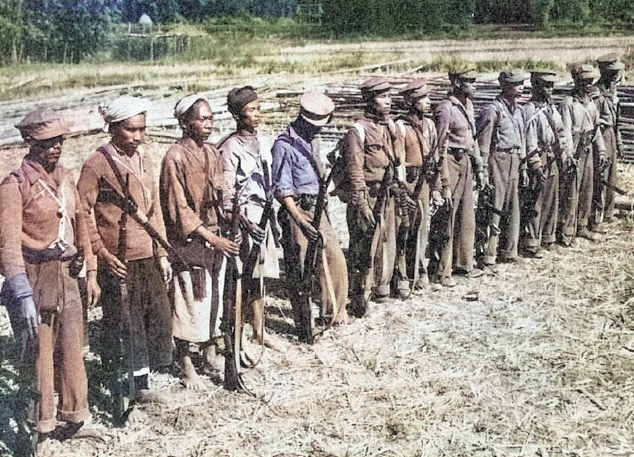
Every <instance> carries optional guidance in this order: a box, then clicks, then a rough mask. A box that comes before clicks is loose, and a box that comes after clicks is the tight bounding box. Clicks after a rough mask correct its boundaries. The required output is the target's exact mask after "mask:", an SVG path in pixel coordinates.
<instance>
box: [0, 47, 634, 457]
mask: <svg viewBox="0 0 634 457" xmlns="http://www.w3.org/2000/svg"><path fill="white" fill-rule="evenodd" d="M612 40H614V39H612ZM619 40H620V39H619ZM623 40H624V41H622V42H620V41H619V42H616V41H609V42H608V44H605V43H606V41H604V40H603V39H596V40H595V39H592V40H588V41H587V42H585V41H584V43H586V44H587V45H588V46H590V45H591V46H593V48H592V55H594V53H595V51H597V50H599V49H601V51H604V50H605V48H603V47H602V46H606V47H607V46H616V47H618V49H619V50H620V51H624V50H625V48H626V47H627V46H628V45H627V42H628V40H626V39H623ZM461 43H462V42H461ZM561 43H563V41H562V40H555V41H551V42H549V43H548V44H543V49H542V51H541V52H543V54H544V55H548V52H549V51H548V50H547V49H555V48H558V47H560V44H561ZM575 43H578V42H575ZM575 43H572V42H571V43H564V45H565V46H566V47H567V48H568V52H569V53H574V52H576V51H577V49H571V48H574V47H575V46H574V44H575ZM478 44H479V43H463V46H465V49H471V48H472V47H478ZM586 44H583V45H581V46H577V48H582V47H585V46H586ZM390 45H391V44H390ZM425 45H426V44H425ZM354 46H358V45H351V47H354ZM376 46H377V49H380V48H381V46H380V45H376ZM386 46H387V45H386ZM403 46H404V47H407V46H408V44H406V43H405V44H403ZM438 46H440V44H438ZM493 46H495V47H496V49H498V50H499V49H500V48H504V47H505V46H507V44H503V43H500V42H495V43H492V44H491V47H493ZM522 46H523V47H524V48H526V49H528V51H526V52H527V53H529V52H530V48H531V45H530V43H529V44H528V45H522ZM549 46H550V47H549ZM306 48H307V49H305V51H306V52H307V53H310V52H313V51H311V50H310V48H308V47H306ZM508 48H509V49H511V43H508ZM333 49H339V48H333ZM340 52H354V51H350V50H349V49H345V48H344V47H342V48H341V49H340ZM514 52H515V51H514ZM583 54H584V56H585V57H587V56H588V55H590V52H589V51H584V52H583ZM570 55H572V54H570ZM553 56H554V55H553ZM553 58H554V57H553ZM557 58H558V59H559V58H563V57H560V56H557ZM574 60H575V61H576V60H578V59H577V58H575V59H574ZM359 77H361V76H360V75H359ZM306 84H307V87H310V84H312V83H306ZM219 133H220V132H219ZM106 138H107V137H106V135H105V134H98V135H92V136H87V137H80V138H71V139H69V140H68V141H67V142H66V143H65V145H64V148H65V152H64V154H63V156H62V164H63V165H64V166H66V167H68V168H70V169H71V170H73V171H74V172H75V173H78V172H79V167H80V166H81V163H82V162H83V160H84V159H85V157H86V156H87V155H88V154H90V153H91V152H92V151H94V149H95V148H96V147H97V146H98V145H99V144H101V143H103V142H104V141H105V139H106ZM147 147H148V151H149V153H150V154H152V155H153V156H155V157H156V158H157V159H159V158H160V157H161V154H162V153H163V152H164V151H165V150H166V145H165V144H157V143H150V144H148V145H147ZM24 152H25V150H24V149H23V148H22V149H20V148H12V149H4V150H0V172H1V174H2V175H3V176H4V175H6V173H7V172H8V171H9V170H11V169H13V168H15V167H16V166H17V165H19V163H20V160H21V157H22V155H23V154H24ZM620 173H621V185H622V186H623V187H625V188H626V189H628V190H630V191H632V190H634V171H633V170H632V169H631V168H630V166H623V167H621V168H620ZM331 215H332V218H333V225H334V226H335V227H337V228H338V230H339V232H340V236H341V240H342V243H344V244H345V243H346V240H347V233H345V221H344V215H343V207H342V205H341V204H339V203H338V202H337V201H336V200H335V201H332V202H331ZM633 242H634V219H633V218H632V216H631V214H630V213H623V214H621V215H620V217H619V218H617V219H616V220H615V221H614V222H612V223H611V224H610V225H609V227H608V232H607V233H606V234H604V235H602V236H601V239H600V240H599V241H598V242H596V243H590V242H587V241H585V240H578V241H577V243H576V245H575V246H574V247H572V248H568V249H564V250H559V251H554V252H547V253H546V256H545V258H544V259H541V260H536V259H530V260H527V261H526V263H525V264H523V265H509V264H503V265H500V266H499V268H498V271H497V274H495V275H492V276H483V277H480V278H477V279H459V280H458V285H457V286H456V287H455V288H451V289H448V288H445V289H443V290H440V291H431V290H428V291H424V293H421V294H418V295H415V296H413V297H412V298H410V299H408V300H404V301H401V300H395V301H393V302H392V303H387V304H381V305H378V304H374V305H372V306H371V308H370V310H369V313H368V315H367V316H365V317H364V318H363V319H357V320H355V321H354V322H353V323H351V324H350V325H346V326H340V327H336V328H330V329H325V331H324V332H323V334H322V335H321V336H320V337H319V338H318V339H317V341H316V343H315V344H314V345H313V346H307V345H305V344H300V343H298V342H297V341H296V338H295V337H294V335H293V334H292V318H291V315H292V313H291V309H290V304H289V301H288V300H287V299H286V297H285V293H284V291H283V288H282V287H281V284H280V282H279V281H278V282H272V283H270V284H269V291H270V293H269V297H268V299H267V305H268V306H267V320H266V323H267V328H268V330H269V332H270V333H271V334H272V335H273V338H274V339H275V340H276V341H277V342H278V344H279V345H280V346H281V348H282V352H276V351H272V350H270V349H266V350H264V351H263V352H262V354H261V361H260V363H259V364H258V365H257V366H256V367H255V368H254V369H249V370H244V374H243V377H244V380H245V382H246V384H247V385H248V386H249V387H250V388H251V390H252V391H253V392H254V393H255V394H256V397H250V396H247V395H244V394H239V393H231V392H227V391H225V390H224V389H223V388H222V374H221V373H218V372H215V371H212V372H209V373H207V374H206V375H205V377H204V379H205V384H206V390H204V391H202V392H193V391H187V390H185V389H184V388H183V387H182V386H181V385H180V382H179V380H178V379H177V378H175V377H172V376H170V375H166V374H152V375H151V380H150V381H151V386H152V387H154V388H156V389H159V390H161V391H163V392H165V393H167V394H168V395H169V396H170V399H171V400H170V403H169V404H160V405H159V404H157V405H147V406H143V407H142V408H141V410H142V411H143V412H144V413H145V418H144V420H143V421H142V422H139V423H133V424H129V425H128V426H127V427H125V428H116V427H114V426H113V425H112V421H111V417H110V416H109V414H108V413H107V412H106V409H107V408H106V403H107V400H108V393H107V391H106V390H105V389H104V387H103V385H102V384H101V381H102V379H101V378H100V368H99V361H98V357H96V356H95V355H93V354H92V353H88V352H87V354H86V364H87V369H88V373H89V377H90V382H89V384H90V386H89V387H90V394H89V395H90V399H89V400H90V404H91V409H92V412H93V424H94V426H95V427H96V428H98V429H100V430H101V431H102V432H103V434H104V439H103V440H101V441H98V440H93V439H87V440H79V441H73V442H65V443H60V442H58V441H54V440H47V441H46V442H44V443H43V444H42V446H41V450H40V453H38V456H44V457H48V456H51V457H52V456H55V457H66V456H68V457H70V456H79V457H83V456H86V457H88V456H132V457H137V456H138V457H154V456H174V457H190V456H191V457H194V456H223V457H225V456H226V457H228V456H236V457H240V456H251V455H252V456H267V457H273V456H280V457H281V456H311V457H334V456H351V457H352V456H355V457H357V456H358V457H361V456H364V457H365V456H373V457H375V456H376V457H378V456H408V457H409V456H417V457H419V456H420V457H422V456H478V457H485V456H486V457H489V456H491V457H494V456H495V457H498V456H540V457H546V456H597V457H599V456H608V455H610V456H630V455H634V423H633V421H634V381H633V380H632V379H633V378H632V373H634V299H633V298H632V296H633V291H634V260H633V252H632V243H633ZM473 295H477V300H475V301H467V300H466V299H465V298H467V296H473ZM98 318H99V312H98V310H97V311H94V312H91V329H93V330H98V326H99V323H98ZM14 349H15V348H14V347H13V343H12V339H11V337H10V328H9V326H8V322H7V319H6V314H5V311H4V309H3V308H0V354H1V357H2V360H1V363H0V395H1V400H0V455H10V451H9V450H8V448H7V447H8V446H10V445H11V443H12V440H13V439H14V436H13V432H14V423H13V422H12V420H11V417H12V410H11V405H12V401H13V398H14V397H15V392H16V374H15V370H14V368H13V362H12V357H13V351H14Z"/></svg>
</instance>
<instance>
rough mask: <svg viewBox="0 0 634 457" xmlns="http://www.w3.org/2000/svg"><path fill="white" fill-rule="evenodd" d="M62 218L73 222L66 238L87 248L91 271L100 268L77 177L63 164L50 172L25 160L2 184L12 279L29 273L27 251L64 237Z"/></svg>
mask: <svg viewBox="0 0 634 457" xmlns="http://www.w3.org/2000/svg"><path fill="white" fill-rule="evenodd" d="M60 202H61V203H62V204H63V208H60ZM62 218H65V219H66V222H69V223H68V224H66V223H64V225H63V226H62V227H63V228H64V230H63V232H64V233H63V234H61V235H62V237H61V238H62V239H63V240H64V241H65V242H67V243H68V244H71V245H74V246H75V247H76V248H77V249H78V250H80V251H82V250H83V253H84V257H85V259H86V265H87V269H88V270H96V268H97V262H96V259H95V257H94V256H93V253H92V250H91V248H90V241H89V238H88V233H87V230H86V223H85V220H84V214H83V212H82V211H81V206H80V203H79V195H78V193H77V189H76V187H75V182H74V180H73V177H72V175H71V174H70V172H69V171H68V170H66V169H64V168H62V167H60V166H57V167H56V168H55V170H53V172H51V173H47V172H46V171H45V170H44V168H43V167H42V166H41V165H40V164H39V163H37V162H34V161H32V160H30V159H28V158H25V159H24V161H23V162H22V166H20V168H18V169H17V170H15V171H14V172H12V173H11V174H10V175H9V176H8V177H6V178H5V179H4V181H2V184H0V261H1V262H2V267H3V270H4V271H3V273H4V275H5V276H6V277H7V279H10V278H12V277H14V276H17V275H19V274H25V273H26V270H25V262H24V258H23V256H22V247H25V248H28V249H32V250H35V251H40V250H43V249H46V248H48V247H49V246H51V244H53V243H54V242H55V241H56V240H58V239H59V237H60V220H61V219H62Z"/></svg>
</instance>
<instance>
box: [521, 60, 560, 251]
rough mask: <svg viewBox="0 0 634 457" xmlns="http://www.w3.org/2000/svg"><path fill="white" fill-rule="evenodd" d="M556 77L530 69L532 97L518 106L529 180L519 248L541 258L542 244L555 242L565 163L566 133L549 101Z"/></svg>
mask: <svg viewBox="0 0 634 457" xmlns="http://www.w3.org/2000/svg"><path fill="white" fill-rule="evenodd" d="M555 81H557V75H556V73H555V72H553V71H549V70H542V71H532V72H531V85H532V94H533V95H532V98H531V99H530V100H529V101H528V102H527V103H526V104H525V105H524V106H523V107H522V110H523V112H524V122H525V125H526V153H527V163H528V169H529V178H530V183H529V187H528V188H527V192H526V193H525V196H526V198H527V199H528V201H527V202H523V204H522V208H523V209H525V210H527V211H529V212H531V213H532V214H529V215H527V216H526V217H524V219H525V220H524V223H525V225H524V227H522V230H523V231H524V239H523V240H522V242H523V248H524V249H523V251H524V253H525V255H527V256H528V257H534V258H542V257H543V253H542V252H541V249H542V246H544V247H546V248H547V249H550V248H552V247H554V246H557V245H556V244H555V242H556V241H557V220H558V214H559V170H560V166H561V165H562V164H565V163H566V157H567V154H566V153H567V151H568V150H569V147H568V145H567V144H566V136H565V134H564V126H563V121H562V118H561V114H560V113H559V111H558V110H557V107H556V106H555V104H554V103H553V102H552V98H551V97H552V93H553V88H554V85H555Z"/></svg>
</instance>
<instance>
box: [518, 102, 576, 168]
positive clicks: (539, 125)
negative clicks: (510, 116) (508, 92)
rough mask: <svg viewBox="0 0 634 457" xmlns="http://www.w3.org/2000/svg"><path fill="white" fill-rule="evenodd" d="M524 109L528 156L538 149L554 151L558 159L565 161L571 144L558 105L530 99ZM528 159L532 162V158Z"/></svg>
mask: <svg viewBox="0 0 634 457" xmlns="http://www.w3.org/2000/svg"><path fill="white" fill-rule="evenodd" d="M522 111H523V114H524V122H525V125H526V153H527V156H530V155H531V154H533V153H534V151H536V150H539V151H540V152H541V151H552V152H553V153H554V154H555V156H556V157H557V159H558V160H560V161H562V162H563V161H565V159H566V157H567V156H568V154H570V150H571V146H570V145H569V144H568V143H567V136H566V133H565V131H564V124H563V119H562V117H561V114H560V113H559V110H557V107H556V106H555V105H554V104H553V103H545V102H538V101H535V100H530V101H529V102H527V103H526V104H525V105H524V106H523V107H522ZM549 119H550V120H549ZM553 127H554V130H553ZM535 157H539V155H538V154H536V155H535ZM528 161H529V164H530V163H532V161H531V158H529V160H528Z"/></svg>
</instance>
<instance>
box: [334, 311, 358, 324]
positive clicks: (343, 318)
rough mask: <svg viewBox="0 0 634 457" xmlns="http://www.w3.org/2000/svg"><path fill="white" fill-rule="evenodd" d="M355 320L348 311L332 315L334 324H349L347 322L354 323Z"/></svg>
mask: <svg viewBox="0 0 634 457" xmlns="http://www.w3.org/2000/svg"><path fill="white" fill-rule="evenodd" d="M353 321H354V317H351V316H349V315H348V313H347V312H346V311H344V312H343V313H340V314H337V315H336V316H333V317H332V325H333V326H337V325H347V324H350V323H352V322H353Z"/></svg>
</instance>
